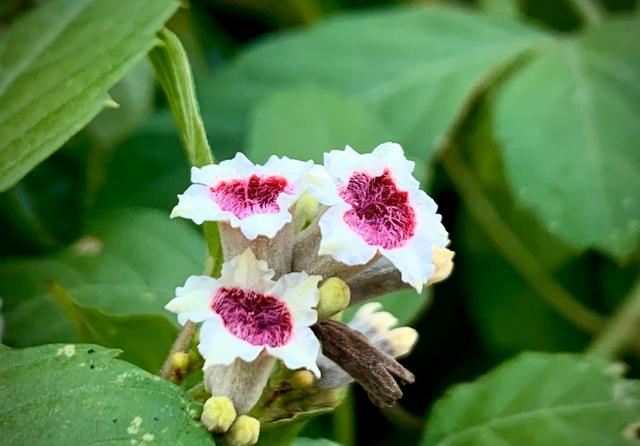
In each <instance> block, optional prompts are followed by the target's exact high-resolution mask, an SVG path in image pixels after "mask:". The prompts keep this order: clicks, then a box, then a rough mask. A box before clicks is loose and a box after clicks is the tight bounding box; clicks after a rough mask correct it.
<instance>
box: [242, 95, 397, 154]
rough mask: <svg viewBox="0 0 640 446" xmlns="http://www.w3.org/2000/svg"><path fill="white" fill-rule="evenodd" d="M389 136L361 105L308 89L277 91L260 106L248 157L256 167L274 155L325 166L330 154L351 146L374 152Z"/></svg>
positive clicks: (339, 96) (370, 112) (256, 110)
mask: <svg viewBox="0 0 640 446" xmlns="http://www.w3.org/2000/svg"><path fill="white" fill-rule="evenodd" d="M390 136H391V135H390V133H389V131H388V130H387V129H386V125H385V124H384V123H383V122H382V120H381V119H380V117H379V116H378V115H377V114H376V113H375V112H373V111H372V110H370V109H368V108H367V107H365V106H363V105H362V104H360V103H359V102H358V101H356V100H354V99H352V98H350V97H348V96H345V95H342V94H339V93H336V92H335V91H333V90H330V89H327V88H321V87H317V86H314V85H306V86H298V87H292V88H289V89H284V90H282V91H277V92H275V93H274V94H273V95H271V96H268V97H266V98H265V99H264V100H263V101H261V102H260V103H259V104H258V105H257V106H256V109H255V111H254V114H253V118H252V120H251V125H250V130H249V144H248V152H249V155H250V156H252V159H253V160H254V161H255V162H264V161H266V160H267V159H268V158H269V156H270V155H273V154H275V155H286V156H289V157H291V158H297V159H302V160H308V159H313V160H314V161H315V162H317V163H322V162H323V157H322V154H323V153H324V152H327V151H329V150H331V149H341V148H344V146H345V145H347V144H349V145H351V146H353V147H354V148H356V149H358V150H360V151H370V150H372V149H373V148H374V147H375V146H377V145H378V144H380V143H381V142H383V141H387V140H388V139H390Z"/></svg>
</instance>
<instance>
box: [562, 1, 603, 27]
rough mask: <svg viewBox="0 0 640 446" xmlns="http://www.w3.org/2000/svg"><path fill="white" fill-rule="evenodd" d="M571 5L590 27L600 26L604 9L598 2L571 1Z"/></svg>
mask: <svg viewBox="0 0 640 446" xmlns="http://www.w3.org/2000/svg"><path fill="white" fill-rule="evenodd" d="M570 3H571V6H573V9H574V10H575V11H576V12H577V13H578V14H580V16H581V17H582V19H583V20H584V21H585V22H586V23H588V24H589V25H598V24H599V23H600V22H601V21H602V7H601V6H600V5H599V4H598V2H597V0H570Z"/></svg>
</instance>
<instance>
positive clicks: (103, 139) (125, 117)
mask: <svg viewBox="0 0 640 446" xmlns="http://www.w3.org/2000/svg"><path fill="white" fill-rule="evenodd" d="M153 94H154V85H153V73H152V72H151V67H150V65H149V63H148V62H147V60H145V59H142V60H141V61H140V62H139V63H138V64H137V65H136V66H135V67H133V68H132V69H131V70H130V71H129V72H128V73H127V74H126V75H125V76H124V77H123V78H122V79H121V80H120V82H118V83H117V84H116V85H115V86H114V87H113V88H112V89H111V90H110V91H109V95H110V96H111V97H112V98H113V100H114V101H115V102H116V103H117V104H118V107H117V108H105V109H104V110H102V111H101V112H100V114H98V116H96V117H95V119H94V120H93V121H91V123H90V124H89V125H88V126H87V128H86V131H87V134H88V135H89V137H90V138H91V140H92V142H93V143H95V144H96V145H97V146H98V147H100V148H101V149H108V148H112V147H114V146H115V145H117V144H118V143H120V142H121V141H122V140H123V139H124V138H126V137H127V136H128V135H129V134H130V133H131V132H132V131H133V130H135V128H136V127H137V126H138V125H140V124H141V123H142V122H143V121H144V120H145V119H146V118H147V116H149V114H150V113H151V109H152V108H153Z"/></svg>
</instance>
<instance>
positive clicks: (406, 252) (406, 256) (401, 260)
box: [380, 236, 435, 292]
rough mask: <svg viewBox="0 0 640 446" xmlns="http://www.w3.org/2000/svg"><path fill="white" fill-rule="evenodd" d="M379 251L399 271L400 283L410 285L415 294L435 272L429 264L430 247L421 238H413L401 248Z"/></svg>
mask: <svg viewBox="0 0 640 446" xmlns="http://www.w3.org/2000/svg"><path fill="white" fill-rule="evenodd" d="M425 248H427V249H425ZM380 251H381V253H382V255H383V256H385V257H386V258H387V259H388V260H389V261H390V262H391V263H393V265H394V266H395V267H396V268H397V269H398V270H399V271H400V274H401V276H402V281H403V282H405V283H408V284H409V285H411V286H412V287H413V288H415V289H416V291H417V292H420V291H422V287H423V286H424V284H425V283H427V281H428V280H429V277H431V275H432V274H433V272H434V271H435V267H434V266H433V263H431V256H432V251H431V246H430V244H429V241H428V240H427V239H425V238H423V237H419V236H414V237H412V238H411V239H410V240H409V241H408V242H407V243H406V244H405V245H403V246H402V247H401V248H394V249H381V250H380Z"/></svg>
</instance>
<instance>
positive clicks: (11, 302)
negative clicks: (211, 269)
mask: <svg viewBox="0 0 640 446" xmlns="http://www.w3.org/2000/svg"><path fill="white" fill-rule="evenodd" d="M204 258H205V244H204V241H203V240H202V238H201V236H199V234H198V233H197V232H196V231H195V230H193V229H191V228H190V227H189V225H188V224H187V223H186V222H183V221H178V220H170V219H169V218H168V217H167V215H166V214H165V213H162V212H159V211H156V210H142V209H140V210H127V211H125V210H119V211H111V212H107V213H104V214H100V215H98V216H95V217H94V218H93V220H92V221H91V222H90V223H89V226H88V229H87V233H86V236H84V237H83V238H81V239H80V240H79V241H78V242H76V243H75V244H74V245H72V246H71V247H69V248H67V249H65V250H63V251H61V252H60V253H58V254H55V255H53V256H49V257H39V258H13V259H11V258H10V259H5V260H4V261H2V262H0V295H1V296H2V298H3V299H4V303H5V310H4V311H5V315H6V320H7V336H6V338H5V340H6V342H7V343H8V344H10V345H15V346H26V345H35V344H42V343H46V342H60V341H63V342H66V341H73V340H76V339H77V337H76V335H75V331H74V329H73V326H72V324H71V322H70V321H69V320H68V319H67V318H66V317H65V316H64V315H63V314H62V312H61V311H60V310H59V309H58V308H57V307H56V305H55V304H54V302H53V297H52V296H51V294H50V293H49V290H48V288H47V282H51V281H52V282H56V283H58V284H60V285H61V286H62V287H64V289H65V290H66V291H67V292H68V293H69V294H70V295H71V296H72V297H73V298H74V299H75V300H76V301H78V303H80V304H82V305H86V306H90V307H95V308H97V309H99V310H101V311H103V312H105V313H107V314H110V315H119V316H125V315H141V314H142V315H143V314H152V315H157V316H155V317H158V318H164V317H167V316H168V313H167V312H166V311H165V310H164V305H165V304H166V303H167V302H168V301H169V300H170V299H171V297H172V296H173V293H174V290H175V287H176V286H180V285H181V284H183V283H184V281H185V279H186V278H187V276H189V275H191V274H201V273H202V270H203V263H204V262H203V259H204Z"/></svg>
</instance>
